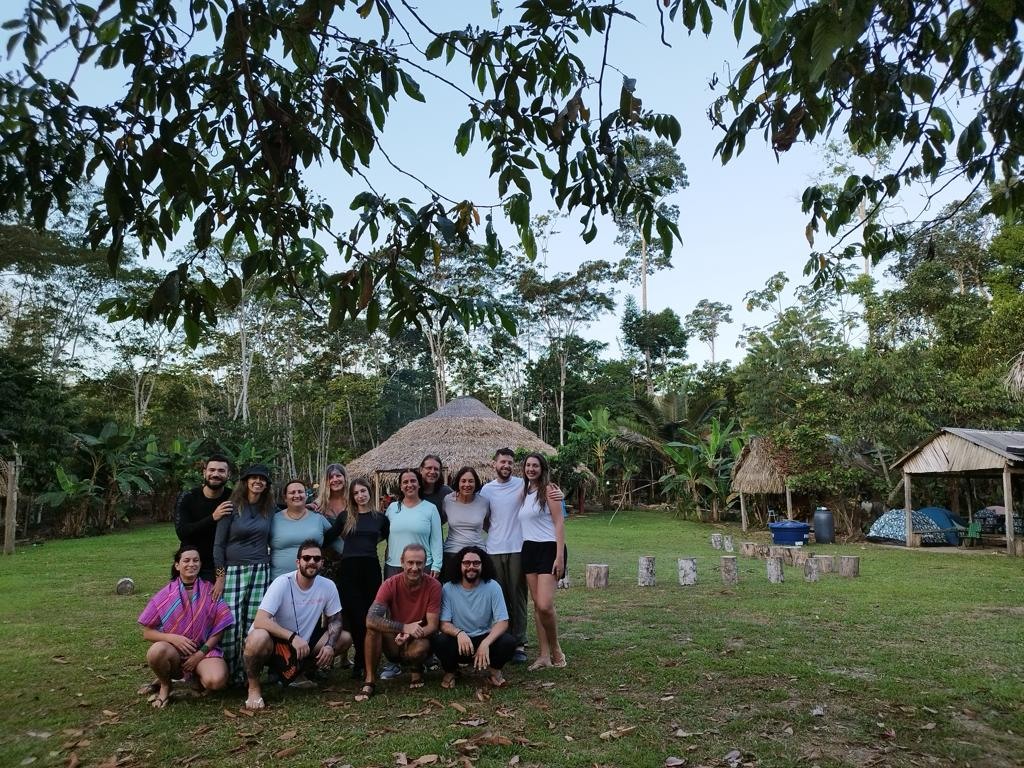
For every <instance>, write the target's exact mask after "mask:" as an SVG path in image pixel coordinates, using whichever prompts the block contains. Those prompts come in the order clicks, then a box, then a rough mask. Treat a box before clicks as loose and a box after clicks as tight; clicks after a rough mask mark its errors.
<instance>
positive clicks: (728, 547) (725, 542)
mask: <svg viewBox="0 0 1024 768" xmlns="http://www.w3.org/2000/svg"><path fill="white" fill-rule="evenodd" d="M722 549H724V550H725V551H726V552H734V551H735V548H734V547H733V544H732V536H723V537H722Z"/></svg>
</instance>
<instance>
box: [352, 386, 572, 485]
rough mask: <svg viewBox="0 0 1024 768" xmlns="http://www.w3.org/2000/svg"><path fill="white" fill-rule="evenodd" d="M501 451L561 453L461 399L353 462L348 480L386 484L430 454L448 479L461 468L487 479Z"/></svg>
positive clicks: (477, 404) (473, 401)
mask: <svg viewBox="0 0 1024 768" xmlns="http://www.w3.org/2000/svg"><path fill="white" fill-rule="evenodd" d="M499 448H511V449H512V450H513V451H515V450H518V449H520V448H523V449H525V450H528V451H538V452H539V453H543V454H545V455H548V456H551V455H554V454H555V453H556V452H557V451H556V449H555V448H553V447H552V446H550V445H548V444H547V443H545V442H544V441H543V440H541V439H540V438H539V437H537V435H535V434H534V433H533V432H531V431H530V430H529V429H527V428H526V427H524V426H522V425H521V424H516V423H515V422H514V421H509V420H508V419H503V418H502V417H501V416H499V415H498V414H496V413H495V412H494V411H492V410H491V409H490V408H488V407H487V406H486V405H484V404H483V403H481V402H480V401H479V400H477V399H475V398H472V397H457V398H455V399H454V400H452V401H451V402H449V403H448V404H447V405H445V406H443V407H441V408H439V409H437V410H436V411H434V412H433V413H432V414H430V415H429V416H424V417H423V418H422V419H417V420H416V421H413V422H410V423H408V424H406V425H405V426H404V427H402V428H401V429H400V430H398V431H397V432H395V434H393V435H392V436H391V437H389V438H388V439H387V440H385V441H384V442H383V443H381V444H380V445H378V446H377V447H376V448H374V449H373V450H371V451H367V452H366V453H364V454H363V455H362V456H360V457H359V458H357V459H355V460H353V461H350V462H349V464H348V472H349V476H350V477H360V476H363V477H369V478H372V479H373V480H374V485H377V486H379V484H380V483H381V482H388V481H389V480H391V479H392V478H394V476H396V475H397V473H398V472H400V471H402V470H403V469H406V468H407V467H416V466H419V463H420V461H421V460H422V458H423V457H424V456H426V455H427V454H428V453H435V454H437V455H438V456H440V457H441V461H442V463H443V464H444V469H445V479H446V480H447V477H448V474H449V473H451V472H454V471H456V470H457V469H459V468H460V467H463V466H470V467H473V468H474V469H475V470H476V471H477V472H478V473H479V474H480V479H481V480H483V481H485V482H486V481H487V480H490V479H492V478H493V477H494V470H493V469H492V468H491V460H492V458H493V457H494V452H495V451H496V450H498V449H499Z"/></svg>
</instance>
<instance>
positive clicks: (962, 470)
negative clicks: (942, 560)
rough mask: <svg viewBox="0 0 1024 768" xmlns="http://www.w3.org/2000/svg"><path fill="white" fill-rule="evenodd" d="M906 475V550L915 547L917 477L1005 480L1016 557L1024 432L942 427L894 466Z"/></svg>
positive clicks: (1009, 543)
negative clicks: (1016, 497) (1017, 478)
mask: <svg viewBox="0 0 1024 768" xmlns="http://www.w3.org/2000/svg"><path fill="white" fill-rule="evenodd" d="M893 469H900V470H901V471H902V472H903V502H904V503H903V509H904V511H905V513H906V532H907V546H908V547H910V546H916V542H915V541H914V538H913V536H912V535H911V534H912V533H913V530H912V524H911V512H912V510H913V505H912V493H911V479H912V478H913V476H914V475H920V476H922V477H927V476H932V477H936V476H950V475H953V476H957V477H999V476H1002V478H1003V506H1004V507H1005V508H1006V551H1007V553H1008V554H1010V555H1014V554H1017V547H1016V545H1015V542H1014V535H1013V483H1012V480H1013V476H1014V475H1024V432H1002V431H995V430H988V429H960V428H957V427H943V428H942V429H940V430H939V431H938V432H936V433H935V434H934V435H932V436H931V437H930V438H928V439H927V440H925V441H924V442H923V443H921V444H919V445H918V446H917V447H916V448H914V449H913V450H912V451H910V452H909V453H908V454H906V455H905V456H904V457H903V458H901V459H900V460H899V461H897V462H896V463H895V464H893Z"/></svg>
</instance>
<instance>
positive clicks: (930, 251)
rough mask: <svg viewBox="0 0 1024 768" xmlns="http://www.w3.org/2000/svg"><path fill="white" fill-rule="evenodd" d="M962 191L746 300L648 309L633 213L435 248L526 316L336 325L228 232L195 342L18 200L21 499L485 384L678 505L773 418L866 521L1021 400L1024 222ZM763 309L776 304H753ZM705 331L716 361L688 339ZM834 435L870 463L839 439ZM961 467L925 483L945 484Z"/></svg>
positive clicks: (713, 489) (279, 455)
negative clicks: (874, 240)
mask: <svg viewBox="0 0 1024 768" xmlns="http://www.w3.org/2000/svg"><path fill="white" fill-rule="evenodd" d="M949 213H950V214H951V217H950V218H949V219H948V220H947V221H946V223H945V224H943V225H941V226H940V227H937V228H933V230H932V233H931V235H930V237H928V238H927V239H916V240H912V241H911V242H913V243H914V245H913V246H910V247H908V248H906V249H904V250H903V251H901V252H899V253H898V254H896V255H895V256H893V257H890V258H888V259H887V260H886V261H884V262H883V263H882V264H881V265H879V267H877V268H876V271H875V273H876V275H881V277H880V278H879V279H877V280H876V279H874V278H872V277H869V276H868V275H866V274H858V273H857V271H856V270H855V269H854V267H853V266H850V267H849V268H848V274H847V275H846V281H845V284H844V285H845V287H844V288H843V289H841V290H838V291H837V290H835V289H834V287H832V286H829V287H827V288H822V289H813V288H810V287H794V286H792V285H790V284H789V279H788V278H787V276H785V275H783V274H781V273H779V274H777V275H775V276H773V277H772V278H771V279H770V280H769V281H768V283H767V284H766V285H764V286H760V287H757V286H752V287H751V290H750V291H749V292H748V293H747V295H746V307H739V308H732V307H729V306H726V305H722V304H716V303H713V302H707V301H702V302H700V303H699V304H698V305H697V306H696V307H676V308H667V309H664V310H661V311H659V312H656V313H655V312H650V311H644V310H643V309H641V308H640V307H639V306H638V304H637V302H636V301H635V300H634V299H633V298H632V290H633V286H634V285H636V284H637V283H638V282H639V280H638V277H637V262H636V261H635V258H633V257H635V252H634V251H633V250H632V249H633V248H634V246H635V244H634V243H631V241H630V239H629V232H628V228H627V229H626V230H624V231H625V232H626V235H625V238H624V239H623V238H620V243H619V244H618V245H620V246H621V247H622V250H621V251H620V252H618V253H616V254H607V258H606V259H603V260H594V261H590V262H586V263H584V264H582V265H581V266H580V267H579V268H578V269H576V270H575V271H571V272H556V271H554V270H553V269H546V268H545V266H544V265H545V264H546V263H547V254H546V250H545V249H546V242H547V239H548V238H547V237H546V236H545V235H546V233H547V234H550V233H551V232H552V231H554V228H556V227H557V226H558V219H557V218H556V217H555V216H553V215H544V216H540V217H536V219H535V221H534V226H535V230H536V232H537V241H538V247H539V254H540V255H539V257H538V259H537V260H535V261H531V260H529V259H527V258H525V257H524V256H523V255H522V254H518V255H516V256H515V257H514V258H512V259H510V260H508V261H506V262H503V263H500V264H498V265H492V264H490V263H489V262H488V261H487V260H486V259H485V258H484V257H483V256H482V254H480V253H476V252H470V253H466V252H463V253H445V254H443V255H442V257H441V258H440V259H439V260H437V261H436V262H435V264H434V267H433V269H434V274H433V275H432V276H431V281H432V283H433V284H434V285H435V286H436V287H438V288H439V289H441V290H443V291H445V292H448V293H450V294H451V295H458V296H460V297H473V296H478V297H487V299H488V300H489V301H490V302H492V303H494V304H496V305H498V306H501V307H503V308H504V309H505V311H506V313H507V315H508V317H509V318H510V319H511V320H513V321H514V325H513V324H511V323H508V322H505V323H500V322H487V318H484V317H458V316H455V315H453V314H452V313H451V312H450V311H448V310H447V309H442V308H439V309H438V311H437V312H434V313H432V312H430V308H429V307H427V308H425V309H426V311H425V313H424V317H425V318H426V319H425V321H424V322H423V324H422V326H421V327H419V328H411V327H400V328H392V329H388V328H378V329H377V330H374V331H373V332H370V331H368V329H367V325H366V323H365V321H364V320H362V319H357V320H349V319H345V320H344V322H342V323H341V324H340V325H339V326H338V327H337V329H335V330H330V320H331V318H330V311H329V309H328V308H327V307H326V306H323V305H321V303H320V302H321V299H319V298H310V299H308V300H304V299H295V298H287V297H284V296H282V295H281V294H279V293H276V292H271V291H266V290H264V289H263V287H262V286H261V284H260V283H259V282H258V281H255V280H253V281H243V280H241V279H240V278H237V277H236V278H235V279H234V280H232V279H231V276H232V275H237V274H239V273H240V272H241V270H240V269H239V262H240V260H241V258H242V257H241V256H240V255H239V254H238V253H235V252H234V251H231V252H227V253H223V252H222V269H223V274H221V275H217V276H215V279H217V280H218V281H226V282H225V285H228V286H234V287H235V289H236V290H237V295H235V296H230V302H231V303H230V306H225V307H224V308H223V311H222V312H221V313H220V316H219V320H218V323H217V326H216V330H215V332H213V333H210V334H208V335H206V336H204V337H203V339H202V341H201V343H200V344H199V345H198V346H196V347H195V348H192V347H190V346H189V345H188V344H187V343H186V339H185V336H184V333H183V331H182V330H180V328H179V329H176V330H167V328H166V326H165V325H161V324H160V323H157V324H154V325H148V326H147V325H145V324H143V323H142V322H140V321H138V320H134V319H126V320H123V321H116V322H109V321H108V317H107V316H106V315H105V314H104V311H105V306H106V305H108V304H109V302H110V301H111V300H112V299H113V298H115V297H121V298H122V300H123V299H124V297H128V299H129V300H130V299H131V296H132V295H133V291H136V292H142V291H144V290H145V288H144V286H146V285H147V284H151V283H152V281H153V275H152V274H149V273H147V270H146V268H145V267H143V266H140V265H139V264H138V263H137V262H130V263H129V264H128V265H126V267H125V268H123V269H122V270H120V272H119V273H118V276H117V277H113V278H112V277H110V275H109V272H108V270H107V268H106V265H105V264H104V263H103V262H102V260H100V259H99V258H98V257H97V256H96V255H95V254H93V253H91V252H89V251H86V250H83V249H81V248H79V247H77V245H76V243H78V242H80V230H79V229H78V228H77V227H78V223H76V220H75V219H74V217H69V218H68V219H63V220H61V221H60V222H59V224H57V225H55V226H54V227H52V228H51V229H50V230H48V231H46V232H44V233H38V232H35V231H32V230H31V229H30V228H28V227H25V226H21V225H19V224H18V223H17V222H8V223H7V224H5V225H3V226H2V228H0V253H2V254H3V256H2V264H0V268H2V283H0V285H2V291H0V398H2V400H3V402H4V403H5V407H4V409H3V413H2V416H0V440H2V443H3V445H2V451H3V453H4V455H6V456H8V457H10V456H12V455H13V454H14V453H15V452H17V453H18V455H20V456H21V458H22V461H23V463H24V470H23V473H22V478H21V489H22V494H23V496H22V504H23V509H22V515H23V516H25V518H26V519H31V520H32V522H33V524H34V525H40V526H43V527H44V528H46V529H49V530H51V531H53V532H56V533H61V534H65V535H77V534H81V533H85V532H100V531H103V530H109V529H111V528H112V527H114V526H115V525H117V524H119V523H121V522H122V521H125V520H128V519H131V518H132V517H133V516H136V515H139V514H144V515H147V516H151V517H155V518H156V519H161V518H166V517H167V516H168V515H169V514H170V510H171V507H172V505H173V498H174V495H175V494H176V493H177V491H178V490H179V489H180V488H181V487H183V486H185V485H187V484H189V483H191V482H193V481H194V480H195V479H196V478H197V477H198V475H197V472H196V469H197V460H198V459H199V458H200V457H201V456H202V455H203V454H205V453H207V452H209V451H211V450H217V451H223V452H225V453H227V454H228V455H229V456H230V457H231V458H232V459H233V460H234V461H235V462H236V463H239V464H244V463H246V462H249V461H254V460H265V461H269V462H272V463H274V464H275V465H276V466H277V468H278V471H279V472H280V475H281V476H282V477H283V476H286V475H287V476H297V477H303V478H306V479H308V480H313V479H314V478H317V477H319V476H320V475H321V474H322V472H323V469H324V467H325V465H326V464H327V463H328V462H329V461H336V460H341V461H345V460H348V459H351V458H353V457H355V456H358V455H360V454H361V453H363V452H365V451H366V450H369V449H370V448H373V447H374V446H376V445H377V444H379V443H380V442H381V441H383V440H385V439H387V437H388V436H390V435H391V434H393V433H394V432H395V431H396V430H397V429H399V428H400V427H401V426H403V425H404V424H406V423H408V422H409V421H411V420H413V419H416V418H419V417H421V416H424V415H427V414H428V413H430V412H432V411H434V410H435V409H436V408H438V407H440V406H441V405H443V404H444V403H445V402H446V400H447V399H448V398H450V397H452V396H455V395H463V394H465V395H472V396H473V397H476V398H478V399H480V400H481V401H482V402H484V403H485V404H486V405H488V406H489V407H490V408H492V409H493V410H494V411H495V412H497V413H499V414H500V415H501V416H503V417H505V418H508V419H510V420H513V421H517V422H519V423H521V424H524V425H525V426H527V427H529V428H530V429H532V430H534V431H535V432H537V434H539V435H540V436H541V437H542V438H543V439H544V440H546V441H548V442H549V443H551V444H552V445H554V446H559V447H560V451H559V457H558V459H557V460H556V469H557V471H558V472H559V473H560V479H561V481H562V482H563V484H565V485H567V486H568V488H569V490H570V492H571V493H575V492H576V491H577V490H578V488H577V486H583V487H585V488H586V489H587V491H588V494H589V496H590V498H592V499H593V500H594V501H597V502H600V503H602V504H604V505H611V506H622V505H627V504H639V503H652V504H666V505H668V506H669V507H670V508H673V509H676V510H678V511H679V512H680V513H682V514H685V515H692V516H695V517H700V518H703V519H719V518H720V517H721V516H722V515H725V514H729V513H730V511H731V510H733V509H734V508H735V506H736V500H735V499H734V498H733V497H732V496H731V494H730V493H729V488H728V485H729V473H730V471H731V469H732V466H733V464H734V462H735V460H736V458H737V456H738V455H739V451H740V450H741V447H742V445H743V443H744V441H745V440H746V439H747V438H748V437H749V436H752V435H763V436H766V437H768V438H770V440H771V444H772V445H773V446H774V450H775V453H776V456H777V457H778V459H779V461H780V463H781V464H783V465H784V466H785V468H786V469H787V471H788V472H789V473H790V475H791V480H790V483H791V485H792V486H793V489H794V491H796V492H797V493H798V494H801V498H802V506H804V507H805V509H804V511H807V509H808V508H809V509H813V504H814V503H817V501H820V500H823V499H828V500H830V502H831V503H832V504H833V505H835V504H839V505H840V506H842V505H843V504H848V505H849V509H848V510H846V514H845V515H844V516H842V520H845V522H846V524H847V527H848V528H850V529H851V532H853V530H854V529H857V528H859V526H860V525H861V523H862V521H861V520H860V519H859V518H858V517H857V514H856V513H855V512H850V511H849V510H855V509H856V507H857V504H858V502H859V501H863V500H875V501H879V502H882V503H883V504H885V503H886V497H887V495H888V494H889V493H890V491H891V490H892V488H893V484H894V481H895V478H890V477H888V475H887V472H886V470H885V465H887V464H889V463H891V462H892V461H893V460H895V459H896V458H898V457H899V456H901V455H902V454H903V453H904V452H905V451H907V450H908V449H909V448H911V447H912V446H913V445H915V444H916V443H917V442H919V441H920V440H922V439H923V438H925V437H927V436H928V435H929V434H930V433H931V432H932V431H933V430H935V429H936V428H938V427H942V426H959V427H974V428H989V429H1000V428H1019V426H1020V423H1021V416H1022V413H1024V408H1022V406H1021V404H1020V403H1019V402H1018V401H1016V400H1014V399H1013V398H1012V397H1011V396H1010V394H1008V391H1007V388H1006V386H1005V378H1006V376H1007V372H1008V370H1009V369H1010V367H1011V364H1012V362H1013V360H1014V359H1015V357H1016V356H1017V355H1018V354H1019V353H1020V352H1021V350H1022V349H1024V330H1022V329H1024V298H1022V293H1021V291H1022V288H1024V225H1022V224H1021V223H1020V222H1019V221H1013V220H1009V219H1004V220H998V221H997V220H994V219H993V218H992V217H988V216H984V215H982V214H981V213H980V212H979V207H978V204H977V203H976V202H975V201H969V202H968V204H967V205H965V206H962V207H961V208H959V209H958V210H954V209H950V211H949ZM633 234H634V235H635V234H636V233H635V232H634V233H633ZM654 245H655V246H656V244H654ZM623 254H625V256H623ZM631 254H632V256H631ZM185 256H186V257H187V254H185ZM631 258H633V260H630V259H631ZM656 268H657V265H654V266H651V267H649V268H648V269H649V271H651V272H653V271H654V270H655V269H656ZM399 289H400V287H399ZM226 293H230V290H229V291H227V292H226ZM300 293H301V291H300ZM218 295H221V294H218ZM620 303H621V305H622V307H623V311H622V313H621V327H620V334H619V339H618V340H619V345H618V347H617V348H612V347H609V346H608V345H606V344H604V343H601V342H599V341H596V340H594V339H592V338H588V337H587V328H588V324H589V323H591V322H593V321H594V320H595V319H597V318H599V317H600V316H602V315H603V314H605V313H610V312H613V311H615V309H616V307H617V306H618V305H619V304H620ZM749 309H757V310H761V312H762V313H763V315H764V316H766V317H768V320H767V322H764V323H763V324H761V325H752V324H749V323H747V322H745V319H746V317H745V316H746V311H747V310H749ZM733 320H735V321H736V322H740V323H742V324H743V333H742V342H741V343H742V347H743V350H742V357H741V359H740V360H739V362H737V363H730V362H718V361H715V354H716V348H715V342H716V339H717V338H718V333H719V329H720V328H721V327H722V325H723V324H725V323H728V322H732V321H733ZM389 333H390V335H389ZM702 345H703V346H704V347H705V348H706V349H707V350H708V351H709V352H710V361H709V362H705V363H703V364H701V365H696V364H694V363H691V362H688V357H687V353H688V350H690V351H691V352H692V351H693V350H695V349H696V348H697V347H698V346H702ZM837 446H842V451H845V452H847V453H852V454H857V455H858V456H860V457H861V458H862V461H860V462H859V463H856V462H845V461H841V460H838V459H837ZM580 464H583V465H585V466H586V467H587V468H588V470H589V471H586V472H577V471H575V470H576V468H577V467H578V466H579V465H580ZM947 491H948V489H947V488H946V487H945V486H941V487H940V486H938V485H936V486H935V487H934V488H932V489H931V490H930V491H929V490H928V488H927V487H925V489H924V490H923V493H924V494H929V493H930V494H931V495H932V496H934V497H935V499H936V500H937V501H939V502H941V503H943V504H946V503H949V502H948V496H947ZM922 501H923V498H922ZM763 511H764V510H763V509H760V508H759V509H758V510H757V514H759V515H760V514H763ZM840 511H843V510H840Z"/></svg>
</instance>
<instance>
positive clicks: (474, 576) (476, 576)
mask: <svg viewBox="0 0 1024 768" xmlns="http://www.w3.org/2000/svg"><path fill="white" fill-rule="evenodd" d="M462 578H463V579H465V580H466V581H468V582H469V583H470V584H473V583H474V582H477V581H479V580H480V571H465V572H464V573H463V574H462Z"/></svg>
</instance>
